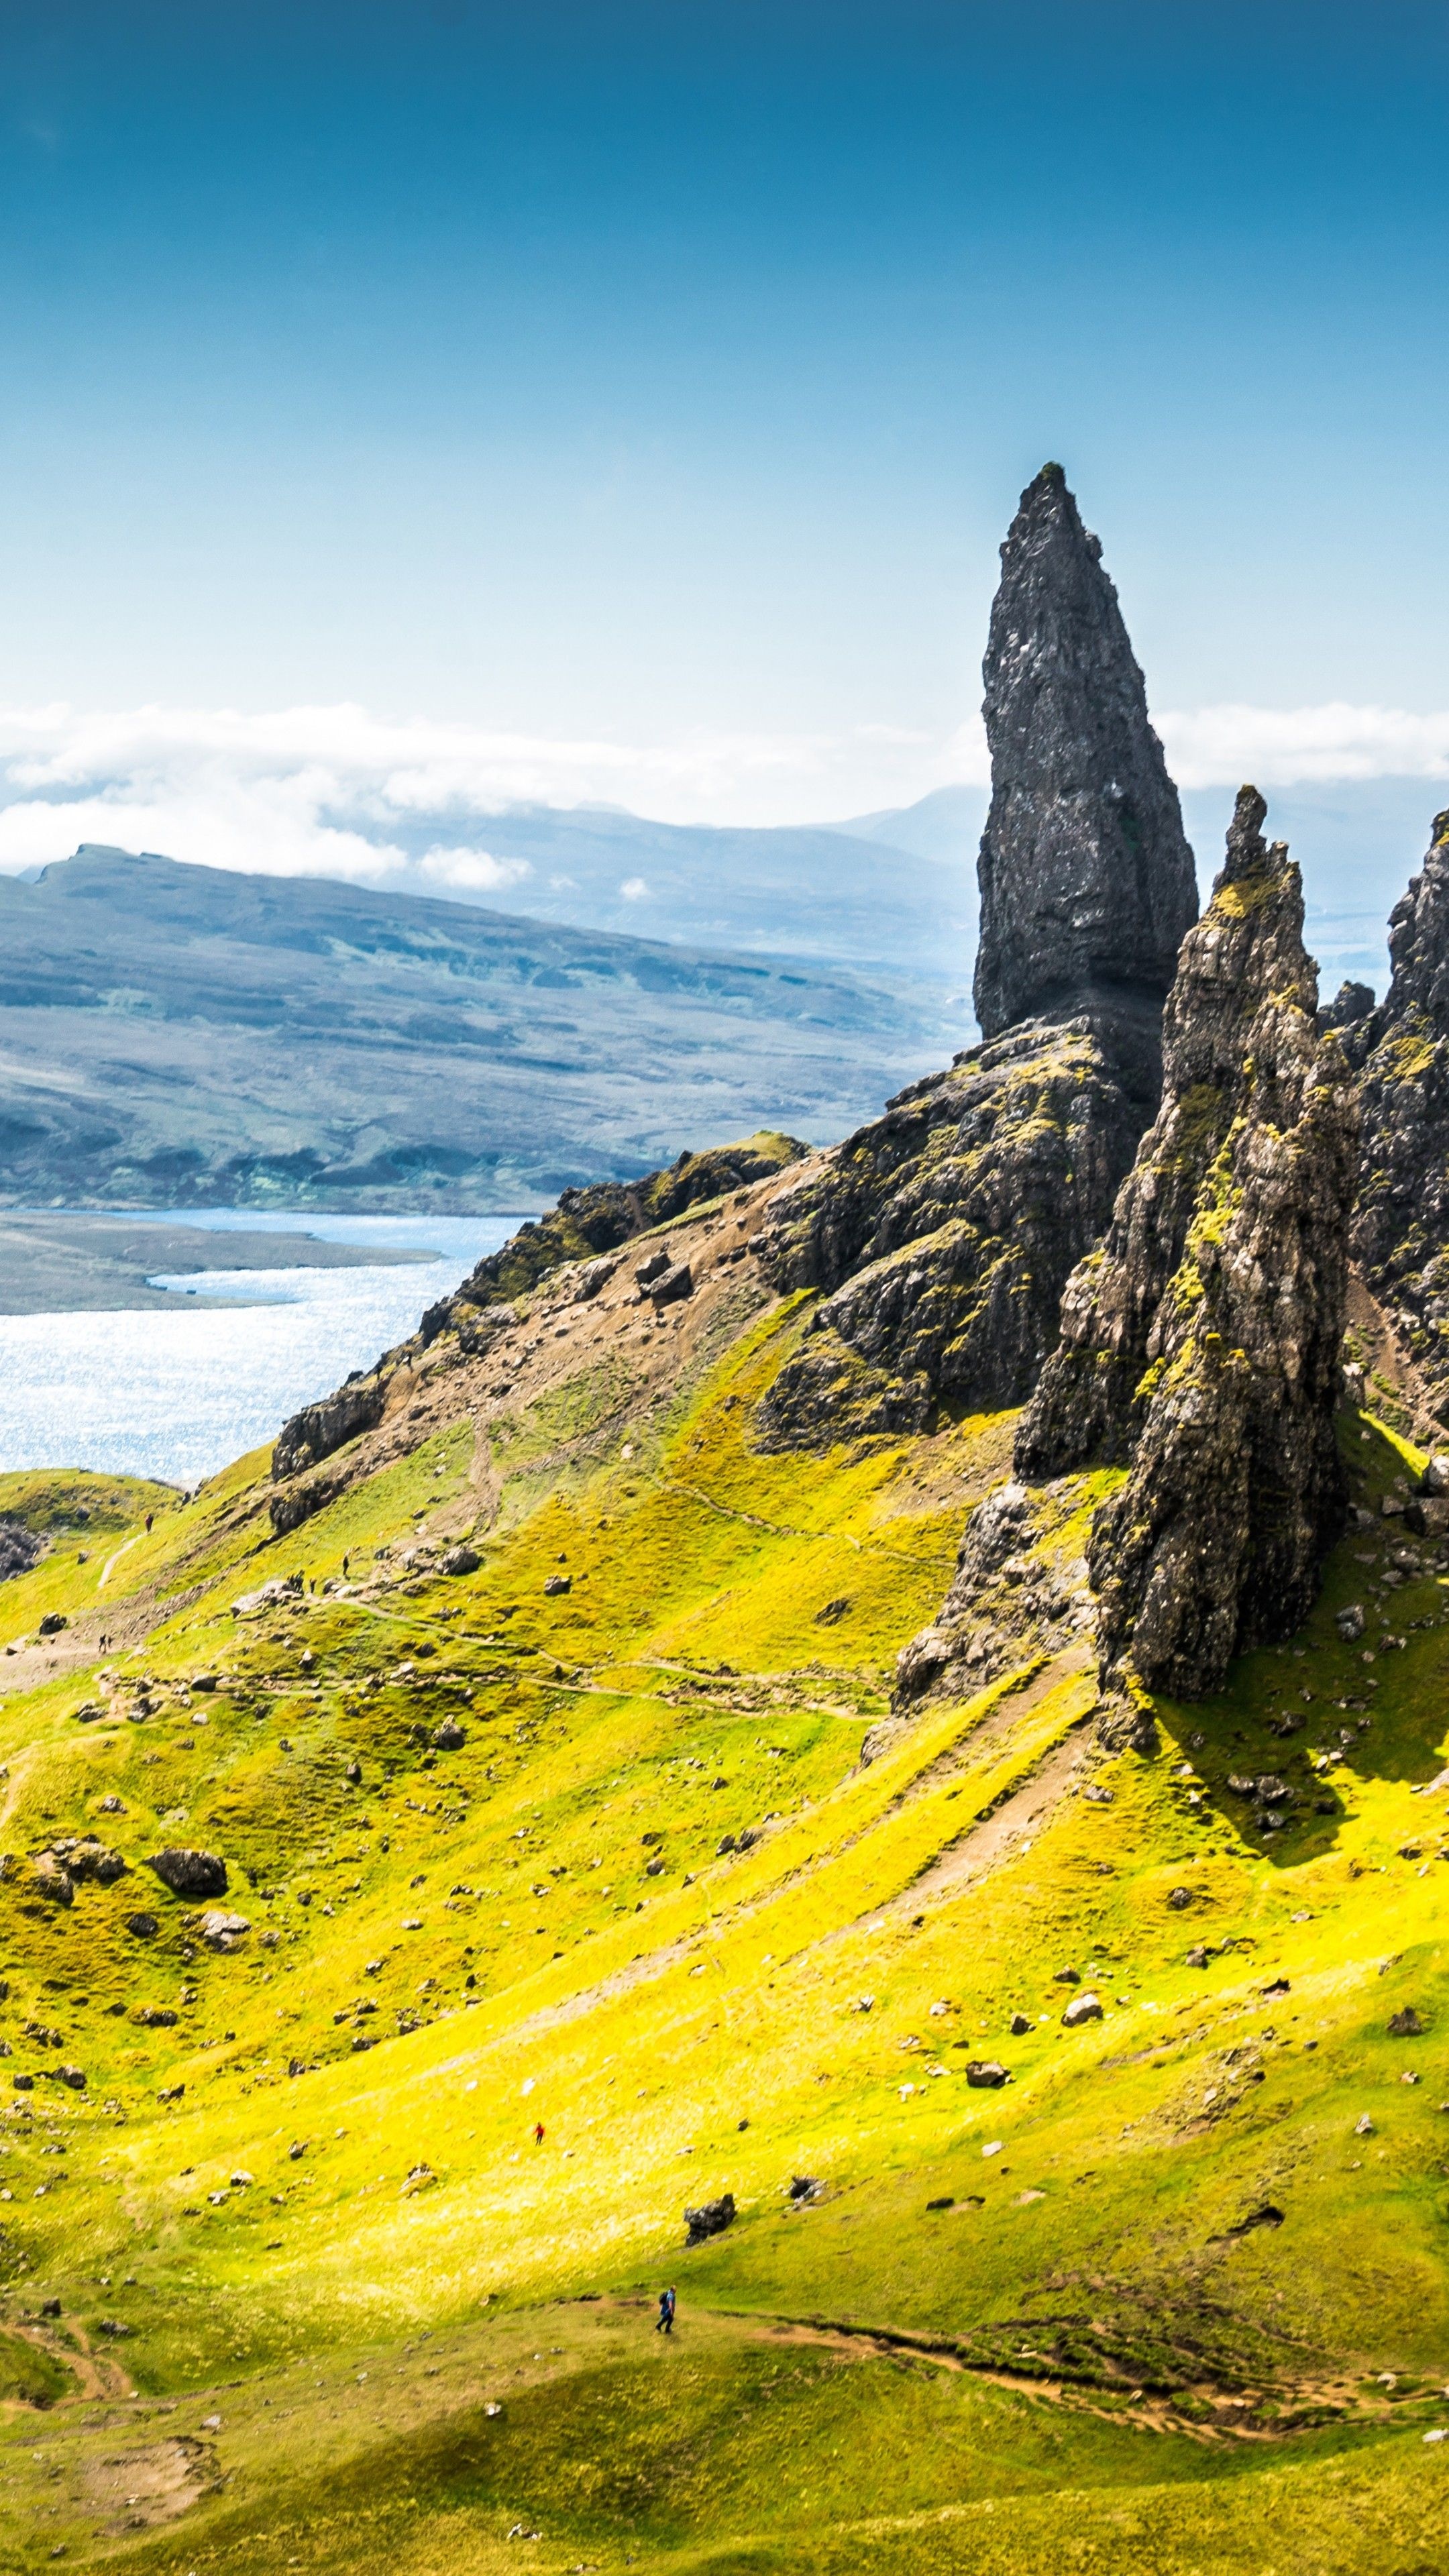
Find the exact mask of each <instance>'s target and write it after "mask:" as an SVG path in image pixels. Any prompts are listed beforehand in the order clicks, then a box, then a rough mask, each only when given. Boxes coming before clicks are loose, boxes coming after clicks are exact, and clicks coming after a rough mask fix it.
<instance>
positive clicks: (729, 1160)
mask: <svg viewBox="0 0 1449 2576" xmlns="http://www.w3.org/2000/svg"><path fill="white" fill-rule="evenodd" d="M808 1152H809V1147H808V1146H806V1145H802V1144H800V1143H799V1142H798V1140H797V1139H796V1138H795V1137H793V1136H779V1135H773V1134H769V1133H763V1132H762V1133H761V1134H758V1135H755V1136H750V1137H747V1138H746V1139H745V1140H744V1141H743V1142H741V1143H739V1144H736V1145H719V1146H715V1147H713V1148H712V1149H711V1150H710V1151H708V1152H706V1153H702V1154H689V1153H685V1154H681V1155H680V1156H679V1157H678V1160H677V1161H676V1162H674V1163H672V1164H671V1165H670V1166H669V1168H668V1169H667V1170H666V1171H661V1172H648V1173H646V1174H645V1177H644V1178H643V1180H641V1181H600V1182H598V1183H596V1184H595V1185H594V1186H593V1187H591V1188H589V1189H575V1190H565V1191H564V1193H563V1195H562V1197H561V1198H560V1199H559V1202H558V1205H557V1206H556V1207H553V1208H550V1209H549V1211H548V1214H547V1215H546V1216H542V1217H539V1218H538V1219H537V1220H536V1221H535V1220H534V1219H532V1218H530V1219H529V1221H528V1223H527V1224H525V1225H521V1226H520V1227H519V1229H518V1232H517V1234H515V1235H511V1236H510V1237H509V1240H508V1242H507V1243H505V1244H504V1245H503V1246H502V1248H501V1249H500V1250H499V1251H497V1252H490V1253H486V1254H485V1255H484V1257H483V1259H482V1260H481V1261H480V1262H479V1263H478V1266H477V1268H476V1269H475V1270H473V1271H471V1272H470V1274H469V1276H468V1277H467V1278H466V1279H465V1280H464V1282H463V1284H462V1286H461V1288H457V1289H455V1290H454V1291H453V1294H452V1295H451V1296H450V1297H442V1298H440V1299H439V1300H438V1302H437V1304H436V1305H434V1306H430V1307H429V1308H428V1309H427V1312H426V1313H425V1314H424V1316H423V1319H422V1322H421V1324H420V1325H419V1327H418V1332H417V1336H416V1341H415V1343H402V1344H400V1345H399V1347H398V1348H397V1349H396V1350H393V1351H387V1352H385V1353H384V1354H383V1357H382V1358H381V1359H380V1360H379V1361H378V1363H377V1366H376V1367H375V1368H373V1369H367V1370H359V1371H357V1372H356V1373H355V1374H354V1375H353V1376H352V1377H350V1378H349V1379H348V1380H347V1383H346V1384H345V1385H344V1386H341V1387H339V1388H338V1389H337V1392H336V1393H335V1395H329V1396H325V1397H324V1398H323V1399H322V1401H321V1402H320V1403H319V1404H308V1405H304V1406H303V1408H302V1410H301V1412H300V1413H294V1414H293V1416H292V1418H291V1420H290V1421H289V1422H285V1423H284V1424H283V1425H282V1428H281V1430H280V1432H279V1433H278V1435H277V1439H276V1443H275V1446H274V1448H273V1450H272V1481H273V1483H274V1485H276V1486H278V1487H280V1488H285V1490H283V1491H279V1492H277V1493H275V1494H274V1495H273V1497H272V1500H271V1506H270V1517H271V1522H272V1527H273V1530H274V1531H275V1532H276V1534H277V1535H278V1536H279V1537H280V1536H282V1535H283V1534H284V1533H285V1532H286V1531H288V1530H293V1529H298V1528H300V1527H301V1525H302V1523H303V1522H304V1521H307V1520H310V1519H311V1518H312V1517H313V1515H314V1513H316V1512H319V1511H321V1510H322V1508H323V1506H324V1505H325V1504H327V1503H329V1502H331V1501H332V1500H333V1499H334V1497H335V1495H336V1494H337V1493H338V1492H340V1491H341V1486H340V1484H339V1483H338V1481H337V1480H336V1479H335V1478H328V1477H314V1478H312V1479H311V1481H310V1482H308V1483H305V1484H302V1483H297V1482H296V1481H294V1480H295V1479H297V1478H299V1477H302V1476H305V1475H306V1473H307V1470H308V1469H309V1468H314V1467H317V1466H320V1465H321V1463H322V1461H323V1460H324V1459H327V1458H330V1457H332V1456H334V1455H335V1453H336V1451H337V1450H339V1449H341V1448H343V1447H345V1446H346V1444H347V1443H348V1442H349V1441H351V1440H355V1439H357V1438H358V1436H359V1434H360V1433H362V1432H364V1431H371V1430H373V1429H374V1428H375V1427H376V1425H377V1424H378V1423H379V1422H380V1421H381V1420H382V1417H383V1413H384V1411H385V1409H386V1406H387V1397H388V1389H389V1387H390V1386H391V1384H392V1381H393V1378H394V1376H395V1375H396V1372H397V1369H398V1367H399V1366H400V1365H401V1364H402V1363H403V1362H404V1361H405V1360H407V1359H408V1358H409V1357H410V1356H411V1355H412V1354H413V1352H414V1350H415V1349H417V1350H427V1349H429V1348H430V1346H431V1345H432V1344H433V1343H434V1342H435V1341H436V1340H437V1339H438V1337H439V1335H440V1334H442V1333H445V1332H451V1333H455V1334H456V1335H457V1337H458V1340H459V1343H460V1345H461V1347H462V1348H463V1349H464V1350H468V1351H477V1350H484V1349H486V1348H487V1345H488V1343H489V1341H490V1340H491V1338H492V1337H493V1334H494V1332H495V1331H496V1330H497V1328H498V1326H499V1324H500V1323H501V1321H502V1310H504V1309H506V1308H507V1307H508V1306H509V1305H510V1304H511V1302H512V1300H513V1299H514V1298H515V1297H524V1296H527V1294H528V1293H529V1291H530V1290H531V1289H533V1288H535V1287H536V1286H537V1285H538V1283H539V1281H540V1280H541V1279H545V1278H547V1277H548V1275H549V1273H550V1272H551V1271H554V1270H560V1269H562V1268H563V1267H564V1266H565V1264H566V1263H568V1262H571V1261H584V1262H587V1261H588V1259H589V1256H590V1255H591V1254H593V1255H599V1254H608V1253H611V1252H613V1251H615V1250H616V1249H617V1248H618V1246H619V1245H620V1244H624V1243H628V1242H629V1241H630V1240H631V1239H632V1238H633V1236H635V1235H636V1234H644V1233H647V1232H648V1230H649V1228H650V1227H651V1226H656V1225H665V1224H667V1223H668V1222H669V1220H670V1218H671V1217H676V1216H682V1215H683V1214H684V1212H685V1210H686V1209H687V1208H692V1207H698V1206H700V1205H701V1204H702V1203H703V1202H704V1201H705V1200H706V1199H714V1198H720V1197H722V1196H723V1194H724V1193H725V1192H726V1191H727V1190H736V1189H742V1188H744V1187H745V1186H746V1184H747V1183H749V1182H751V1181H760V1180H766V1179H768V1178H769V1175H770V1174H771V1173H772V1172H777V1171H784V1170H785V1169H786V1168H787V1166H788V1165H789V1164H791V1163H793V1162H796V1161H798V1160H799V1158H800V1157H801V1155H803V1154H806V1153H808Z"/></svg>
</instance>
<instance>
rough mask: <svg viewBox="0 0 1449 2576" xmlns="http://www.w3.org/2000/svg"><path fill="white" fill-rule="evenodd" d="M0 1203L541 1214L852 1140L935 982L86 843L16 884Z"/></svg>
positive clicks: (0, 973)
mask: <svg viewBox="0 0 1449 2576" xmlns="http://www.w3.org/2000/svg"><path fill="white" fill-rule="evenodd" d="M0 954H3V964H0V1198H3V1199H4V1200H6V1201H8V1202H9V1203H10V1204H12V1205H13V1204H15V1203H17V1202H20V1203H23V1202H26V1201H34V1200H36V1199H40V1200H49V1199H52V1198H57V1199H65V1200H68V1201H72V1202H76V1201H78V1202H82V1203H88V1202H93V1201H95V1200H110V1201H112V1202H115V1201H120V1202H121V1203H122V1204H127V1203H130V1204H141V1205H157V1204H160V1205H167V1204H187V1203H216V1202H218V1201H227V1200H232V1201H236V1202H239V1203H242V1204H245V1205H257V1206H265V1205H267V1204H290V1205H297V1204H301V1205H309V1204H310V1205H317V1206H333V1207H337V1206H346V1207H358V1208H386V1207H388V1206H393V1205H397V1204H399V1203H406V1204H408V1205H414V1206H415V1205H416V1204H417V1200H418V1194H419V1192H420V1191H426V1192H428V1193H429V1194H430V1196H431V1203H433V1204H436V1205H438V1206H441V1207H449V1206H456V1207H479V1206H485V1207H486V1206H499V1205H501V1206H504V1207H508V1206H517V1205H519V1204H523V1205H528V1204H529V1203H530V1202H532V1201H537V1200H539V1199H541V1198H551V1197H552V1196H553V1195H554V1194H555V1193H556V1191H557V1190H558V1189H559V1188H560V1187H561V1186H563V1185H565V1184H566V1183H568V1182H569V1181H573V1180H582V1179H596V1178H600V1177H604V1176H612V1175H620V1176H626V1175H633V1174H635V1173H638V1172H641V1171H645V1170H647V1169H649V1168H650V1167H651V1166H652V1165H657V1164H658V1163H660V1162H661V1161H664V1160H667V1159H672V1158H673V1156H674V1155H675V1154H676V1153H678V1152H679V1150H680V1149H681V1148H682V1147H683V1146H686V1145H688V1146H693V1147H697V1146H701V1145H706V1144H709V1143H712V1142H714V1141H716V1140H718V1139H720V1138H722V1137H726V1136H731V1135H736V1134H739V1133H740V1132H741V1131H745V1132H748V1130H749V1129H751V1128H752V1127H757V1126H769V1127H785V1128H789V1129H792V1130H794V1131H796V1132H803V1133H804V1134H806V1135H807V1136H811V1137H819V1136H824V1135H833V1134H839V1133H841V1132H842V1131H843V1130H844V1129H846V1128H848V1127H850V1126H851V1125H852V1124H853V1123H854V1122H855V1121H856V1120H857V1119H858V1118H860V1117H861V1116H863V1115H864V1114H865V1113H866V1111H867V1110H868V1109H869V1108H871V1107H873V1106H874V1104H875V1102H876V1101H877V1099H878V1098H879V1095H880V1093H881V1091H882V1090H883V1089H889V1088H893V1087H894V1086H895V1085H896V1084H897V1083H898V1082H900V1081H902V1080H904V1079H906V1078H908V1077H909V1076H910V1075H912V1074H914V1073H917V1072H919V1071H920V1070H921V1069H922V1067H923V1066H924V1065H925V1064H927V1063H929V1062H931V1061H932V1060H933V1059H934V1058H935V1057H936V1056H937V1055H939V1053H940V1051H941V1049H942V1047H943V1045H944V1044H949V1043H953V1042H955V1041H956V1040H957V1039H958V1038H959V1035H960V1034H961V1029H962V1015H961V1013H960V1012H953V1011H952V1010H951V1008H950V1007H949V1005H948V1004H947V1003H946V1001H945V999H944V997H943V996H942V995H941V991H940V987H939V986H935V987H931V988H929V995H928V993H927V988H925V987H907V986H905V985H903V984H901V983H899V982H896V983H892V982H891V980H890V979H889V977H885V976H882V977H877V978H876V979H875V980H873V981H872V980H867V979H865V978H863V977H861V976H859V975H857V974H855V973H853V972H851V971H849V970H848V969H845V968H833V967H810V966H806V965H800V964H796V965H782V964H780V963H779V962H778V961H775V960H769V959H764V958H758V957H756V958H749V959H745V958H733V959H732V958H728V957H721V956H711V955H706V954H704V953H702V952H701V951H699V950H698V949H693V948H671V947H663V946H659V945H651V944H649V943H646V942H644V941H640V940H630V939H622V938H618V937H613V936H610V935H607V934H605V933H602V932H595V931H586V930H578V929H572V928H566V927H562V926H559V925H552V926H550V925H548V924H545V923H541V922H537V921H531V920H526V919H522V918H519V917H516V916H513V915H510V914H504V913H497V912H489V911H484V910H483V909H481V908H480V907H478V906H476V905H468V904H455V903H445V902H438V901H425V900H422V899H419V898H417V897H414V896H395V895H387V894H373V893H367V892H364V891H361V890H359V889H358V888H357V887H354V886H346V885H336V884H331V883H327V882H319V881H317V880H313V879H300V878H276V877H248V876H237V875H230V874H227V873H225V872H223V871H220V870H216V869H210V868H192V867H183V866H179V865H176V864H174V863H173V862H172V861H170V860H166V859H159V858H134V857H129V856H127V855H126V854H125V853H124V852H120V851H112V850H99V849H87V850H84V851H82V852H80V853H79V854H78V855H77V856H76V857H75V858H73V859H71V860H70V861H68V862H67V863H66V864H65V865H64V866H61V867H56V868H49V869H47V870H46V871H45V873H44V875H43V876H42V877H41V878H40V879H39V880H38V881H37V882H36V883H34V884H28V883H21V882H18V881H16V880H14V879H10V878H6V879H0Z"/></svg>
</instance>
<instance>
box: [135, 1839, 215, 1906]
mask: <svg viewBox="0 0 1449 2576" xmlns="http://www.w3.org/2000/svg"><path fill="white" fill-rule="evenodd" d="M146 1867H147V1868H148V1869H153V1870H154V1871H155V1873H156V1876H157V1877H158V1878H159V1879H160V1881H161V1884H162V1886H163V1887H169V1888H170V1890H171V1893H172V1895H173V1896H225V1894H226V1886H227V1880H226V1863H225V1861H223V1860H218V1859H217V1857H216V1854H215V1853H214V1852H208V1851H195V1850H191V1849H189V1848H187V1847H186V1846H184V1845H178V1844H168V1846H167V1848H166V1849H165V1850H164V1851H159V1852H153V1853H152V1854H151V1856H150V1858H149V1859H148V1860H147V1862H146Z"/></svg>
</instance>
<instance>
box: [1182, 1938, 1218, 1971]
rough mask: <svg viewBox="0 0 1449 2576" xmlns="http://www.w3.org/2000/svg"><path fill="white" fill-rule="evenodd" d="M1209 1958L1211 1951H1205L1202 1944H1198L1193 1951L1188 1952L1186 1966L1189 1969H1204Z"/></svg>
mask: <svg viewBox="0 0 1449 2576" xmlns="http://www.w3.org/2000/svg"><path fill="white" fill-rule="evenodd" d="M1211 1957H1212V1952H1211V1950H1209V1949H1206V1948H1205V1947H1204V1945H1203V1944H1202V1942H1199V1943H1198V1944H1197V1946H1196V1948H1195V1949H1192V1950H1189V1952H1188V1954H1187V1964H1188V1966H1189V1967H1190V1968H1205V1967H1206V1966H1207V1965H1208V1962H1209V1961H1210V1959H1211Z"/></svg>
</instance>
